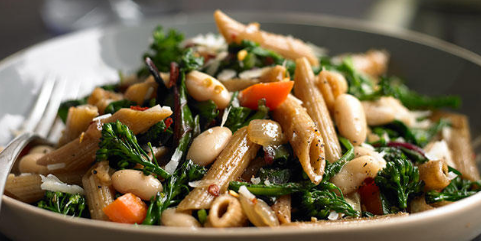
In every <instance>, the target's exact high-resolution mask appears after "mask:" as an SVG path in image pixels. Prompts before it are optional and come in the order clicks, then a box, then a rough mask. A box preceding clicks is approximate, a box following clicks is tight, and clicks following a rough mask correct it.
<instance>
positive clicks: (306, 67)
mask: <svg viewBox="0 0 481 241" xmlns="http://www.w3.org/2000/svg"><path fill="white" fill-rule="evenodd" d="M314 78H315V77H314V73H313V72H312V69H311V65H310V64H309V62H307V59H305V58H302V59H297V60H296V72H295V77H294V83H295V84H294V93H295V95H296V97H297V98H299V99H300V100H301V101H302V102H303V103H302V105H303V106H304V107H305V108H306V110H307V113H308V114H309V116H310V117H311V118H312V120H313V121H314V123H316V126H317V128H318V131H319V133H320V134H321V136H322V140H323V141H324V149H325V151H326V158H327V160H328V161H329V162H331V163H332V162H335V161H337V160H338V159H339V158H341V154H342V153H341V146H340V145H339V140H338V139H337V134H336V130H335V129H334V124H333V122H332V119H331V116H330V114H329V111H328V110H327V107H326V103H325V102H324V98H323V97H322V95H321V93H320V92H319V90H318V89H317V88H316V87H315V85H314Z"/></svg>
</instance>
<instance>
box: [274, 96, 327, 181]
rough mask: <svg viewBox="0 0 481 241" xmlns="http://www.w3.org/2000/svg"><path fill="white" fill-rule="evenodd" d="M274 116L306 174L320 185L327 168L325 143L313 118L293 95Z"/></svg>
mask: <svg viewBox="0 0 481 241" xmlns="http://www.w3.org/2000/svg"><path fill="white" fill-rule="evenodd" d="M272 114H273V115H272V117H273V119H274V120H276V121H277V122H279V124H280V125H281V126H282V130H284V133H285V135H286V136H287V139H288V140H289V143H290V144H291V146H292V149H293V150H294V154H295V155H296V156H297V157H298V159H299V162H300V163H301V165H302V168H303V169H304V172H306V174H307V176H308V177H309V179H310V180H311V182H313V183H315V184H319V183H320V182H321V180H322V175H323V174H324V168H325V166H326V162H325V156H324V155H325V154H324V143H323V141H322V137H321V134H320V133H319V130H318V128H317V127H316V125H315V124H314V122H313V121H312V119H311V117H309V115H308V114H307V112H306V110H305V109H304V108H303V107H302V106H301V104H300V103H299V100H297V99H296V98H295V97H294V96H292V95H289V96H288V97H287V99H286V100H285V101H284V103H282V104H281V105H280V106H279V107H277V108H276V109H275V110H274V111H273V112H272Z"/></svg>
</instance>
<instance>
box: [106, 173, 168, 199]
mask: <svg viewBox="0 0 481 241" xmlns="http://www.w3.org/2000/svg"><path fill="white" fill-rule="evenodd" d="M112 185H113V186H114V188H115V190H117V191H118V192H120V193H129V192H130V193H133V194H135V195H136V196H138V197H140V198H141V199H143V200H150V198H151V197H152V196H155V195H156V194H157V192H161V191H162V189H163V188H162V184H161V183H160V181H159V180H158V179H157V178H155V177H154V176H152V175H148V176H146V175H144V173H143V172H142V171H139V170H129V169H126V170H120V171H116V172H115V173H114V174H113V175H112Z"/></svg>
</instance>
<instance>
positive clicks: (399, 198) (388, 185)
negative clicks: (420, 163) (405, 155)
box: [374, 159, 424, 210]
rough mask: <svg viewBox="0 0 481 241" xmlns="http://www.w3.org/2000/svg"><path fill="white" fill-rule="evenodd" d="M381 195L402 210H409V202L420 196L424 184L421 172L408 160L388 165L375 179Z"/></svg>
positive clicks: (396, 160) (394, 161)
mask: <svg viewBox="0 0 481 241" xmlns="http://www.w3.org/2000/svg"><path fill="white" fill-rule="evenodd" d="M374 180H375V182H376V185H377V186H378V187H379V189H380V190H381V193H383V194H384V195H386V197H388V196H389V197H391V199H389V198H388V199H389V200H390V201H391V203H393V204H395V205H396V206H397V207H399V208H400V209H401V210H404V209H406V208H407V204H408V200H409V199H410V198H412V197H414V196H417V195H420V194H421V193H422V191H423V188H424V182H423V181H420V180H419V171H418V168H417V167H416V166H414V165H413V164H412V162H411V161H409V160H407V159H394V160H391V161H388V162H387V163H386V167H385V168H383V169H382V170H380V171H379V172H378V174H377V176H376V178H375V179H374Z"/></svg>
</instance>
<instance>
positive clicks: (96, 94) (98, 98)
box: [87, 87, 123, 115]
mask: <svg viewBox="0 0 481 241" xmlns="http://www.w3.org/2000/svg"><path fill="white" fill-rule="evenodd" d="M121 99H123V96H122V95H121V94H118V93H115V92H113V91H108V90H104V89H102V88H100V87H97V88H95V89H94V90H93V91H92V93H91V94H90V96H89V98H88V99H87V103H88V104H89V105H95V106H97V108H98V110H99V113H100V114H101V115H103V114H104V111H105V108H106V107H107V106H108V105H109V104H110V103H111V102H112V101H117V100H121Z"/></svg>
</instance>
